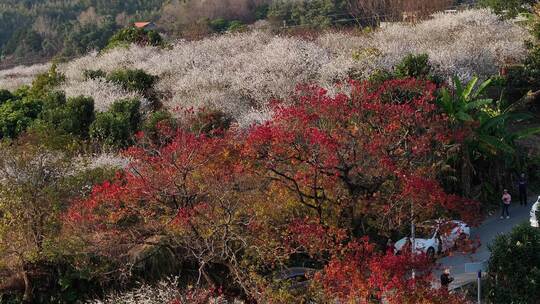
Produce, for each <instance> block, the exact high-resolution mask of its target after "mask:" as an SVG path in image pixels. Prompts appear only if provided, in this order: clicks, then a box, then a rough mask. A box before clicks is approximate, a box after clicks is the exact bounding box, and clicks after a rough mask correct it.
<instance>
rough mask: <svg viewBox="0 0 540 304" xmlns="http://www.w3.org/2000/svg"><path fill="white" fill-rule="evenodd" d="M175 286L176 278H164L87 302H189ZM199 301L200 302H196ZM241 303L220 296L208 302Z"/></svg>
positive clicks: (145, 303) (210, 303)
mask: <svg viewBox="0 0 540 304" xmlns="http://www.w3.org/2000/svg"><path fill="white" fill-rule="evenodd" d="M176 286H177V279H170V280H164V281H161V282H159V283H158V284H156V285H154V286H152V285H147V284H143V285H141V286H140V287H138V288H136V289H133V290H131V291H128V292H124V293H114V294H110V295H108V296H107V297H106V298H105V299H104V300H94V301H89V302H87V303H88V304H164V303H181V304H183V303H186V304H187V303H190V299H189V297H188V296H187V295H185V294H182V293H181V292H180V291H179V289H178V288H177V287H176ZM197 303H200V302H197ZM229 303H230V304H242V302H239V301H234V302H230V301H226V300H224V299H222V298H219V297H218V298H213V299H211V300H209V301H208V304H229Z"/></svg>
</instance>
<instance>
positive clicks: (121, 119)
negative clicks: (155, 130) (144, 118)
mask: <svg viewBox="0 0 540 304" xmlns="http://www.w3.org/2000/svg"><path fill="white" fill-rule="evenodd" d="M139 108H140V102H139V101H138V100H119V101H117V102H115V103H114V104H113V105H112V107H111V109H110V110H109V111H107V112H103V113H98V114H97V115H96V119H95V120H94V122H92V124H91V125H90V138H92V139H93V140H95V141H97V142H99V143H101V144H103V145H104V146H107V147H115V148H120V147H125V146H127V145H129V144H130V143H131V142H132V136H133V134H134V133H135V132H136V131H138V130H139V124H140V113H139Z"/></svg>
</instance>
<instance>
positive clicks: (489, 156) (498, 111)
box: [438, 77, 540, 201]
mask: <svg viewBox="0 0 540 304" xmlns="http://www.w3.org/2000/svg"><path fill="white" fill-rule="evenodd" d="M492 83H493V81H492V80H491V79H488V80H486V81H484V82H482V83H481V84H480V85H478V86H477V84H478V78H476V77H475V78H473V79H472V80H471V81H469V82H468V83H466V84H463V83H462V82H461V81H460V80H459V79H458V78H454V85H455V89H454V90H453V92H450V91H449V90H448V89H446V88H443V89H441V90H440V96H439V99H438V105H439V106H440V107H441V109H442V110H443V112H444V113H445V114H446V115H447V116H448V117H449V119H450V121H451V122H452V123H454V124H455V125H456V126H463V125H466V126H468V129H469V133H468V134H467V138H465V140H464V142H463V144H462V145H461V146H460V151H461V152H460V154H459V155H460V156H459V158H456V159H454V166H456V167H459V168H458V171H459V172H460V174H461V176H460V178H459V179H458V180H459V181H460V183H461V185H460V190H461V191H462V192H463V194H464V195H465V196H469V197H470V196H473V193H472V189H471V186H472V185H473V184H474V183H473V180H477V181H480V186H481V188H480V190H477V192H479V193H476V194H475V195H474V196H477V198H479V199H482V200H483V201H489V200H492V199H494V198H495V194H496V193H499V192H500V191H502V188H504V187H505V185H504V182H503V180H502V179H503V178H502V177H503V176H504V175H505V172H507V171H509V169H512V168H513V167H518V164H516V162H517V161H518V158H519V157H518V153H517V149H516V141H517V140H519V139H523V138H526V137H528V136H531V135H534V134H537V133H540V128H523V129H521V130H519V131H515V130H512V129H511V128H510V127H511V126H512V125H513V124H516V123H520V122H523V121H526V120H528V119H531V118H532V116H531V115H529V114H526V113H517V112H515V111H514V108H513V107H512V106H508V105H507V104H505V103H504V102H503V101H502V100H496V101H495V100H493V99H490V98H483V96H484V95H485V92H486V90H487V89H488V88H489V87H490V86H491V85H492ZM478 196H480V197H478Z"/></svg>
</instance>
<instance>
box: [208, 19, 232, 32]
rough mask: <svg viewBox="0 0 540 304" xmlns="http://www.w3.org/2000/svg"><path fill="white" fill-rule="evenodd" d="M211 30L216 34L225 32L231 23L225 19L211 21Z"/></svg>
mask: <svg viewBox="0 0 540 304" xmlns="http://www.w3.org/2000/svg"><path fill="white" fill-rule="evenodd" d="M210 28H211V29H212V30H213V31H214V32H218V33H221V32H225V31H226V30H227V29H228V28H229V22H228V21H227V20H225V19H223V18H218V19H214V20H211V21H210Z"/></svg>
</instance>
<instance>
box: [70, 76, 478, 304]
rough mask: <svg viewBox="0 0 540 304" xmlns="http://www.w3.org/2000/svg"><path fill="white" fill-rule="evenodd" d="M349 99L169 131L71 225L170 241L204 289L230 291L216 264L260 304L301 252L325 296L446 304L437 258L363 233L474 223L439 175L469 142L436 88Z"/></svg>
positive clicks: (301, 99) (467, 204)
mask: <svg viewBox="0 0 540 304" xmlns="http://www.w3.org/2000/svg"><path fill="white" fill-rule="evenodd" d="M350 90H351V93H350V94H337V95H335V96H330V95H329V94H328V93H327V92H326V91H325V90H324V89H321V88H319V87H313V86H307V87H302V88H300V90H299V91H298V92H297V94H296V95H294V96H293V97H292V98H291V100H289V101H286V102H282V103H276V104H275V115H274V117H273V119H272V120H271V121H269V122H267V123H265V124H263V125H258V126H254V127H253V128H251V129H250V130H247V131H229V132H223V133H222V132H218V133H219V136H213V137H208V136H205V135H195V134H192V133H190V132H187V131H181V130H179V131H176V132H172V131H170V130H169V131H168V132H166V133H167V134H166V136H165V138H166V141H165V143H163V144H162V145H157V144H155V143H141V144H140V145H139V146H137V147H133V148H130V149H129V150H128V151H127V152H126V153H127V155H128V156H130V157H131V158H132V159H133V161H132V164H131V166H130V167H129V168H128V169H126V170H125V171H124V172H121V173H119V174H118V176H117V178H116V179H115V180H113V181H111V182H108V183H104V184H102V185H98V186H96V187H95V188H94V190H93V192H92V195H91V196H90V197H88V198H86V199H83V200H81V201H79V202H77V203H76V204H75V205H74V206H73V207H72V208H71V209H70V211H69V212H68V214H67V215H66V219H67V223H68V224H72V225H68V226H70V227H71V228H72V229H78V230H79V231H82V232H83V233H85V234H87V235H88V236H89V237H88V238H89V241H90V243H91V244H94V246H95V248H97V249H101V251H105V253H106V251H107V250H106V249H108V248H116V249H118V248H119V247H121V246H126V248H130V247H133V246H136V245H140V244H145V243H148V240H155V237H156V236H166V237H167V240H168V246H173V247H174V248H176V249H181V250H183V251H185V252H187V255H189V256H191V258H192V259H193V260H195V261H196V262H197V263H198V265H199V267H200V268H199V271H200V274H201V276H204V278H205V279H206V281H207V282H208V283H210V284H213V285H216V283H219V284H221V283H227V279H226V278H225V279H223V280H222V281H221V282H216V278H215V277H214V278H212V276H211V271H212V269H216V267H215V266H216V265H221V266H223V267H224V268H225V269H227V273H226V274H224V276H225V277H231V278H232V279H233V281H234V282H235V283H236V284H237V285H238V286H240V287H241V288H242V290H243V292H244V293H245V294H247V295H249V296H250V297H251V298H253V299H256V300H258V301H260V302H272V301H271V300H269V298H268V297H270V296H271V294H272V293H271V292H268V287H269V286H271V285H272V284H271V278H270V277H271V276H268V274H269V273H271V272H272V271H275V270H276V269H278V268H279V267H280V265H281V264H282V263H286V262H287V258H288V257H290V256H292V255H293V254H298V253H301V254H304V255H306V256H309V259H311V260H312V261H315V262H316V263H318V264H322V265H325V266H324V269H323V270H321V271H320V272H319V274H317V277H316V280H315V282H318V283H320V284H321V285H322V287H323V289H322V290H323V291H324V296H326V297H327V298H328V299H332V298H341V299H346V300H349V301H353V302H354V301H357V302H358V301H359V303H364V302H366V301H367V300H368V299H370V298H373V297H375V298H381V297H385V298H387V299H388V300H389V301H391V303H440V301H439V300H437V299H443V298H444V297H443V298H441V296H440V294H439V291H433V290H431V287H430V280H431V277H430V273H431V268H432V267H433V264H432V262H431V261H428V260H427V259H426V258H425V257H422V256H419V257H414V258H412V257H410V256H407V254H406V253H405V254H404V255H402V256H397V257H396V256H393V255H391V254H390V253H386V254H384V253H381V252H380V251H379V250H378V247H377V246H376V245H375V244H374V243H371V242H370V241H369V238H368V236H372V237H380V236H388V235H389V234H390V233H392V232H395V231H399V230H400V229H402V228H403V227H404V226H405V225H406V224H407V223H409V222H410V220H411V219H412V218H411V217H414V219H415V220H416V221H421V220H424V219H431V218H434V217H439V216H461V217H462V218H465V219H467V220H471V219H473V218H474V216H475V215H477V214H478V213H475V212H474V210H475V208H477V204H475V203H474V202H471V201H467V200H463V199H461V198H459V197H457V196H454V195H449V194H447V193H445V191H444V190H443V189H442V187H441V185H440V184H439V183H438V182H437V179H436V177H437V174H438V172H439V170H440V168H441V166H442V165H443V164H444V161H445V159H446V157H447V155H448V154H449V153H451V147H452V144H454V143H456V141H459V140H460V138H463V136H462V134H461V133H462V132H461V131H460V130H457V131H456V130H455V129H451V128H450V127H449V126H448V123H447V119H446V117H445V116H444V115H442V114H441V113H440V112H439V111H438V109H437V107H436V105H435V103H434V99H435V96H434V95H435V90H436V87H435V85H434V84H432V83H429V82H425V81H419V80H413V79H409V80H395V81H390V82H386V83H384V84H382V85H380V86H373V85H371V84H369V83H356V82H354V83H351V84H350ZM411 206H414V207H415V212H414V213H411ZM154 243H155V242H154ZM105 244H106V245H105ZM109 255H111V256H112V255H113V254H112V253H110V252H109ZM412 268H414V269H416V270H417V273H418V275H417V276H416V277H415V278H414V279H413V278H411V276H410V272H411V269H412ZM268 278H270V280H266V279H268ZM265 289H266V290H265ZM398 299H400V300H398ZM448 299H452V301H453V298H448ZM276 301H277V302H279V300H276ZM400 301H401V302H400ZM415 301H416V302H415ZM456 301H457V300H456ZM451 303H457V302H451Z"/></svg>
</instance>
